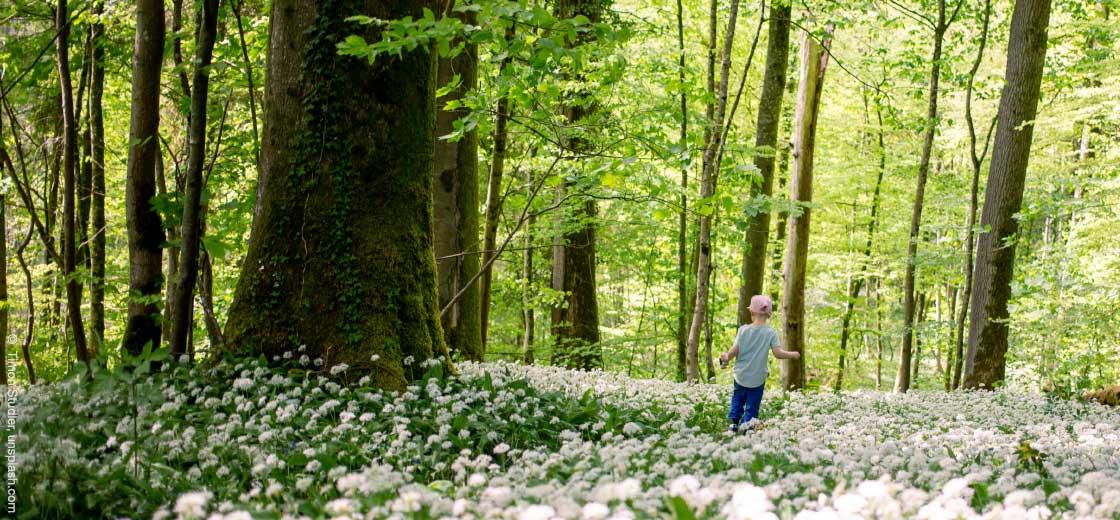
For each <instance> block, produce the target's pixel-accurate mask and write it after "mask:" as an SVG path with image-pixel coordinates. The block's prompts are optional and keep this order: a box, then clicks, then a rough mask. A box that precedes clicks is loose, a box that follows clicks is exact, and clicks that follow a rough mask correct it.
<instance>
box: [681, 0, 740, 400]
mask: <svg viewBox="0 0 1120 520" xmlns="http://www.w3.org/2000/svg"><path fill="white" fill-rule="evenodd" d="M713 3H714V2H713ZM738 15H739V0H731V12H730V13H728V17H727V32H726V34H725V35H724V40H723V47H722V55H721V58H720V80H719V86H718V87H717V90H716V91H715V92H713V94H715V98H716V102H715V112H714V113H713V114H712V117H711V119H710V120H709V121H708V125H709V128H708V130H707V133H708V138H707V139H705V143H704V144H705V147H704V159H703V163H702V168H703V169H702V172H701V175H700V199H701V200H707V199H709V198H711V197H712V196H713V195H714V194H715V192H716V176H717V175H718V173H719V171H718V170H719V164H718V162H719V160H718V157H719V152H720V150H721V148H722V144H721V143H722V142H723V138H724V137H725V136H724V131H723V119H724V114H725V112H726V110H727V85H728V81H729V77H728V74H729V72H730V68H731V44H732V43H734V41H735V22H736V19H737V18H738ZM714 16H715V15H714V14H713V15H712V17H713V22H712V25H713V29H712V36H713V38H712V39H713V40H714V39H715V38H714V35H715V29H714V25H715V23H714ZM713 216H714V209H713V210H712V211H706V212H701V215H700V230H699V240H698V242H699V244H698V247H699V256H698V257H697V258H698V260H697V263H696V306H695V307H694V308H693V310H692V324H691V326H690V327H689V331H688V352H687V355H686V362H687V363H686V367H685V379H686V380H688V381H692V382H695V381H699V378H700V363H699V348H700V332H701V329H702V328H703V325H704V318H705V316H706V315H707V312H708V282H709V278H710V273H711V270H712V244H711V240H712V217H713Z"/></svg>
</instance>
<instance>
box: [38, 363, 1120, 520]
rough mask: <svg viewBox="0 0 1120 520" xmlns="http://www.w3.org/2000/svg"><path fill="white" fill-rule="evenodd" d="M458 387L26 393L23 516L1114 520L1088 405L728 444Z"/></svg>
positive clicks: (1118, 491)
mask: <svg viewBox="0 0 1120 520" xmlns="http://www.w3.org/2000/svg"><path fill="white" fill-rule="evenodd" d="M457 368H458V373H457V375H447V374H445V373H444V371H443V370H442V368H441V367H439V366H438V365H435V366H431V367H428V375H427V376H426V379H424V380H423V382H422V383H418V384H417V385H415V386H413V387H411V388H409V389H408V391H406V392H403V393H390V392H382V391H379V390H375V389H372V388H370V387H368V386H367V385H366V383H367V382H368V380H365V379H363V380H361V381H359V382H358V384H355V385H347V386H342V385H340V384H338V383H336V382H333V381H330V380H328V379H326V378H323V377H321V376H319V375H317V374H316V373H315V372H305V371H289V372H278V371H276V370H274V369H271V368H267V367H265V366H264V365H263V363H261V362H258V361H245V362H242V363H240V364H238V365H230V364H224V365H219V366H217V367H213V368H207V369H196V368H189V369H188V368H176V369H174V370H173V371H171V372H164V373H161V374H156V375H144V376H137V377H136V379H121V378H122V377H126V378H127V377H130V376H111V377H110V376H104V377H99V378H98V379H97V380H96V381H95V383H94V384H93V385H85V384H78V383H73V382H71V383H64V384H58V385H52V386H43V387H35V388H33V389H32V390H30V391H28V392H26V393H24V394H22V395H21V396H20V397H19V406H20V409H21V410H22V414H21V416H20V417H21V419H20V423H19V424H18V426H17V431H18V432H20V433H19V434H18V435H17V438H16V441H17V442H16V444H17V446H18V449H19V451H20V452H21V458H20V461H19V468H18V469H19V479H20V480H19V484H18V487H17V489H18V490H19V494H20V500H21V504H22V506H21V511H20V515H21V516H25V517H28V518H53V517H57V518H70V517H82V518H86V517H131V518H149V517H151V518H183V519H187V518H214V519H222V518H225V519H248V518H304V517H306V518H503V519H504V518H509V519H516V520H537V519H540V520H544V519H550V518H572V519H581V518H582V519H607V518H617V519H624V518H676V519H689V518H731V519H748V518H759V519H762V518H911V517H913V518H945V519H952V518H1120V413H1117V412H1116V411H1115V409H1111V408H1105V407H1102V406H1100V405H1096V404H1086V403H1079V402H1070V401H1063V400H1052V399H1048V398H1046V397H1042V396H1034V395H1022V394H1015V393H1006V392H993V393H942V392H911V393H909V394H905V395H895V394H885V393H876V392H854V393H842V394H829V393H812V394H804V395H802V394H792V395H786V396H783V395H782V394H781V392H780V391H776V390H773V389H771V391H770V392H769V393H768V394H767V396H766V399H765V400H764V402H763V409H762V415H763V423H762V425H761V426H760V427H759V428H758V429H756V430H755V431H752V432H750V433H749V434H748V435H745V436H732V435H730V434H727V433H724V432H723V427H724V426H725V425H724V420H725V419H724V416H725V415H726V411H725V410H724V403H725V402H726V397H727V395H726V394H727V389H726V388H724V387H722V386H713V385H686V384H678V383H670V382H665V381H653V380H633V379H629V378H626V377H625V376H622V375H618V374H614V373H603V372H572V371H567V370H563V369H557V368H548V367H525V366H520V365H506V364H461V365H459V366H458V367H457ZM346 370H347V369H346V367H335V368H334V369H333V370H332V372H333V373H334V376H336V377H345V375H346V374H345V373H344V372H345V371H346Z"/></svg>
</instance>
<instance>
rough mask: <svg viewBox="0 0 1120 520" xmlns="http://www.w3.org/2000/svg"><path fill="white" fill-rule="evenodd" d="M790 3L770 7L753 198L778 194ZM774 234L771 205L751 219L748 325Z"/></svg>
mask: <svg viewBox="0 0 1120 520" xmlns="http://www.w3.org/2000/svg"><path fill="white" fill-rule="evenodd" d="M789 25H790V4H789V3H786V2H774V3H772V4H771V5H770V23H769V32H768V43H767V47H766V72H765V74H764V76H763V79H762V96H761V97H760V98H759V101H758V121H757V122H756V123H755V142H754V145H755V155H754V165H755V167H757V168H758V174H759V176H760V177H761V182H760V183H759V184H754V183H752V184H751V198H752V199H755V198H759V197H766V198H769V197H770V195H771V193H773V191H774V159H775V157H777V146H778V126H779V123H780V121H781V115H782V94H783V93H784V92H785V87H786V67H787V65H788V63H787V62H788V61H789ZM769 234H770V204H769V203H768V202H767V203H766V204H764V205H763V209H762V210H759V211H758V212H757V213H755V214H754V215H752V216H751V217H750V224H749V226H748V228H747V233H746V237H745V239H744V249H743V266H742V273H741V274H742V278H743V285H742V287H741V288H740V289H739V308H738V315H739V323H740V324H742V323H748V322H750V320H751V316H750V300H751V296H754V295H756V294H762V288H763V283H764V282H765V280H766V263H767V256H766V245H767V242H768V241H769Z"/></svg>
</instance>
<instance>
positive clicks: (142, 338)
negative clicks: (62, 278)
mask: <svg viewBox="0 0 1120 520" xmlns="http://www.w3.org/2000/svg"><path fill="white" fill-rule="evenodd" d="M163 37H164V25H163V2H162V1H160V0H139V1H138V2H137V6H136V44H135V48H134V52H133V60H132V120H131V122H130V125H129V142H130V143H132V144H131V146H130V147H129V150H128V171H127V176H126V180H125V198H126V203H125V212H126V216H127V220H128V251H129V284H128V285H129V294H130V297H129V303H128V325H127V328H126V330H125V338H124V348H125V350H126V351H127V352H129V353H131V354H133V355H137V354H140V352H141V351H142V350H143V349H144V345H147V344H150V345H151V346H152V348H153V349H154V348H157V347H159V344H160V334H161V325H160V316H159V307H158V306H157V304H156V303H155V302H156V301H157V299H158V297H159V295H160V294H161V292H162V288H163V273H162V269H161V268H162V265H161V264H162V263H163V249H162V245H163V242H164V233H163V224H162V223H161V221H160V216H159V213H157V212H156V210H155V208H153V207H152V205H151V202H150V201H151V200H152V196H154V195H155V193H156V186H155V168H156V161H157V156H158V155H159V153H160V151H159V142H158V134H159V79H160V66H161V64H162V61H163Z"/></svg>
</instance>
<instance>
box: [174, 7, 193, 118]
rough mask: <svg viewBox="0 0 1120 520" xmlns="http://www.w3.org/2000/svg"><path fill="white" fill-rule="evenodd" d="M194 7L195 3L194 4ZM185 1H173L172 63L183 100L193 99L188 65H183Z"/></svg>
mask: <svg viewBox="0 0 1120 520" xmlns="http://www.w3.org/2000/svg"><path fill="white" fill-rule="evenodd" d="M192 5H193V2H192ZM182 29H183V0H171V61H172V63H174V64H175V75H176V77H177V78H178V79H179V88H180V89H181V90H182V95H183V100H189V99H190V97H191V84H190V82H189V81H188V80H187V65H186V64H185V63H183V38H182V36H180V34H179V33H180V31H182Z"/></svg>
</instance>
